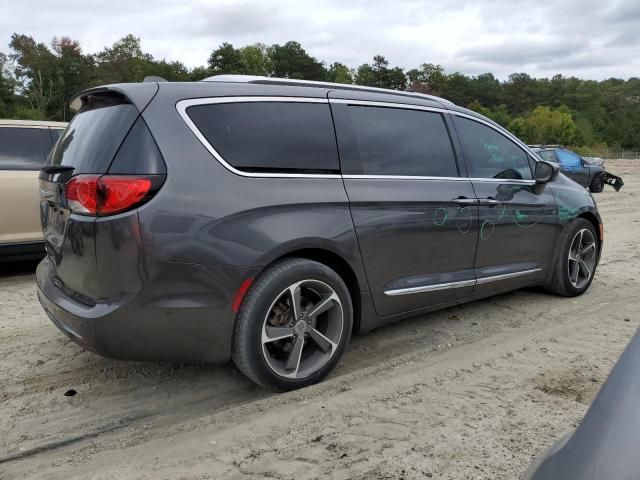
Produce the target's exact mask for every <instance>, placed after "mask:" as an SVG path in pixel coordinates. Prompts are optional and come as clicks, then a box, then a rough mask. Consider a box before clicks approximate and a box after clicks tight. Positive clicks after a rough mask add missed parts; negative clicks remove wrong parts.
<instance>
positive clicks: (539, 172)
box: [534, 160, 560, 183]
mask: <svg viewBox="0 0 640 480" xmlns="http://www.w3.org/2000/svg"><path fill="white" fill-rule="evenodd" d="M558 173H560V165H558V164H557V163H551V162H546V161H544V160H543V161H538V162H537V163H536V171H535V174H534V177H535V181H536V183H549V182H551V181H553V180H555V179H556V178H558Z"/></svg>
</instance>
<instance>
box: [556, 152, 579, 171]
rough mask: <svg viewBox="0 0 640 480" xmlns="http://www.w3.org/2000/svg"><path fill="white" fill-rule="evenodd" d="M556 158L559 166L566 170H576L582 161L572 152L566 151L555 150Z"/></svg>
mask: <svg viewBox="0 0 640 480" xmlns="http://www.w3.org/2000/svg"><path fill="white" fill-rule="evenodd" d="M556 156H557V157H558V161H559V162H560V165H562V166H563V167H564V168H567V169H576V168H581V167H582V159H581V158H580V157H579V156H578V155H576V154H575V153H573V152H569V151H567V150H556Z"/></svg>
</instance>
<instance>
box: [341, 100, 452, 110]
mask: <svg viewBox="0 0 640 480" xmlns="http://www.w3.org/2000/svg"><path fill="white" fill-rule="evenodd" d="M329 102H330V103H342V104H349V105H360V106H363V107H388V108H404V109H406V110H426V111H428V112H437V113H446V112H449V110H447V109H446V108H439V107H425V106H423V105H414V104H412V103H395V102H376V101H375V100H347V99H344V98H330V99H329Z"/></svg>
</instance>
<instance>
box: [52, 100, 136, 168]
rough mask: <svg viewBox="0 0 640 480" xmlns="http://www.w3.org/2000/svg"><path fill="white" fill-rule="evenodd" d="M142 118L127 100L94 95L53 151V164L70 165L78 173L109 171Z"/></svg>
mask: <svg viewBox="0 0 640 480" xmlns="http://www.w3.org/2000/svg"><path fill="white" fill-rule="evenodd" d="M137 117H138V110H137V109H136V107H134V106H133V105H132V104H131V103H129V102H128V101H127V100H126V99H124V98H122V97H119V96H113V95H90V96H88V97H86V98H84V99H83V106H82V108H81V109H80V110H79V111H78V113H77V114H76V116H75V117H73V120H72V121H71V123H70V124H69V126H68V127H67V128H66V129H65V131H64V133H63V134H62V137H61V138H60V139H59V140H58V142H57V143H56V146H55V149H54V150H53V152H52V154H51V163H52V164H53V165H70V166H72V167H74V171H73V173H74V174H78V173H105V172H106V171H107V170H108V169H109V165H110V164H111V160H113V157H114V155H115V154H116V151H117V150H118V147H119V146H120V144H121V143H122V141H123V140H124V137H125V136H126V135H127V132H128V131H129V129H130V128H131V126H132V125H133V122H134V121H135V120H136V118H137Z"/></svg>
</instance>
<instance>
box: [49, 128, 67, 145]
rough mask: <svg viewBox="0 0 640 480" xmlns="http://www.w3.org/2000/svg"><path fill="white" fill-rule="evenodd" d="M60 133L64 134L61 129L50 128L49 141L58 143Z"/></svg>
mask: <svg viewBox="0 0 640 480" xmlns="http://www.w3.org/2000/svg"><path fill="white" fill-rule="evenodd" d="M62 132H64V129H63V128H50V129H49V133H50V134H51V140H52V141H53V143H56V142H57V141H58V139H59V138H60V136H61V135H62Z"/></svg>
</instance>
